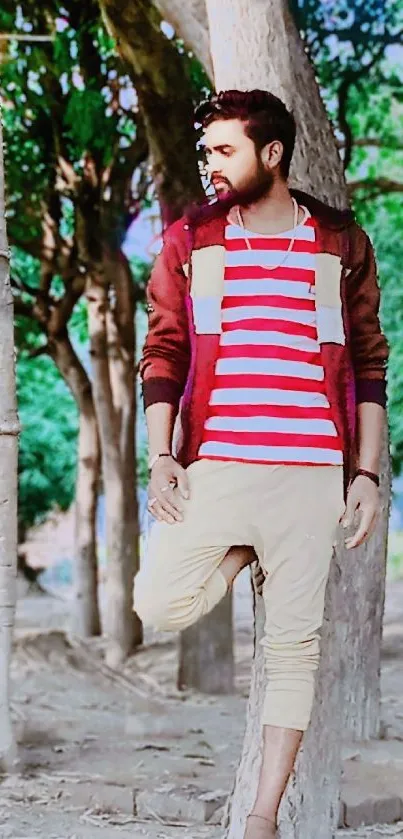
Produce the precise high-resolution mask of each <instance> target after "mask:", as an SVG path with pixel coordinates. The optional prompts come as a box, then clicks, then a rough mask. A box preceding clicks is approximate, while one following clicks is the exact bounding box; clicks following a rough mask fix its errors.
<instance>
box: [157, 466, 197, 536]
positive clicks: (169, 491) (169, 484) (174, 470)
mask: <svg viewBox="0 0 403 839" xmlns="http://www.w3.org/2000/svg"><path fill="white" fill-rule="evenodd" d="M189 494H190V493H189V480H188V476H187V474H186V470H185V469H184V468H183V466H180V465H179V463H177V461H176V460H175V458H173V457H159V458H158V460H157V462H156V463H155V464H154V466H153V468H152V470H151V477H150V483H149V487H148V509H149V511H150V513H151V514H152V515H153V516H154V518H156V519H157V520H158V521H166V522H168V524H175V522H177V521H183V503H182V499H185V500H187V499H188V498H189Z"/></svg>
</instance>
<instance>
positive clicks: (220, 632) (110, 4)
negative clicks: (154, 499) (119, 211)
mask: <svg viewBox="0 0 403 839" xmlns="http://www.w3.org/2000/svg"><path fill="white" fill-rule="evenodd" d="M101 7H102V10H103V14H104V17H105V20H106V23H107V26H108V28H109V30H110V32H111V34H112V35H113V36H114V37H115V38H116V40H117V42H118V48H119V51H120V53H121V55H122V57H123V58H124V59H125V60H126V61H127V63H128V66H129V72H130V73H131V76H132V78H133V82H134V84H135V86H136V90H137V92H138V95H139V103H140V107H141V111H142V114H143V118H144V122H145V125H146V131H147V139H148V144H149V148H150V153H151V157H152V161H153V172H154V180H155V184H156V190H157V196H158V200H159V204H160V208H161V215H162V221H163V225H164V226H166V225H167V224H169V223H170V222H173V221H175V220H176V219H177V218H178V217H179V216H180V215H182V213H183V211H184V208H185V207H186V206H187V205H188V204H189V203H190V202H193V201H195V200H200V199H201V198H202V197H203V196H204V192H203V189H202V185H201V180H200V174H199V169H198V162H197V154H196V136H195V131H194V122H193V104H192V91H191V89H190V85H189V83H188V82H187V79H186V76H185V74H184V71H183V62H182V61H181V59H180V56H179V55H178V52H177V50H176V48H175V47H174V45H173V44H172V43H171V42H170V41H168V40H167V39H166V38H165V36H164V35H163V34H162V32H161V28H160V18H159V16H158V15H157V14H156V11H155V9H154V8H153V5H152V3H151V0H141V2H132V3H127V4H126V5H125V7H124V8H123V9H122V4H121V3H120V2H119V1H118V0H102V1H101ZM168 140H169V141H168ZM229 613H230V612H229V607H228V604H227V603H223V604H222V605H221V604H220V605H219V606H218V607H217V608H216V609H215V610H214V613H213V614H212V615H210V616H209V617H208V618H207V619H206V620H205V621H202V622H201V624H200V626H198V627H194V628H193V627H192V628H191V629H187V630H185V631H184V633H183V635H182V637H181V642H180V650H179V672H178V682H179V684H183V685H185V684H186V685H187V686H188V687H194V688H196V689H198V690H202V691H204V692H206V693H208V692H210V689H211V688H212V687H213V688H214V692H218V693H231V692H232V691H233V689H234V685H233V669H234V662H233V635H232V621H231V622H230V623H227V624H226V622H228V621H229ZM218 638H219V639H220V641H219V643H217V639H218Z"/></svg>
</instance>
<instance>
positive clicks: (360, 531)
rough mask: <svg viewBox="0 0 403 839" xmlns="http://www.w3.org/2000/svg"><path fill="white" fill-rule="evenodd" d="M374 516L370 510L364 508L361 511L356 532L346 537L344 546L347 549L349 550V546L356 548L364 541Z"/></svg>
mask: <svg viewBox="0 0 403 839" xmlns="http://www.w3.org/2000/svg"><path fill="white" fill-rule="evenodd" d="M374 518H375V516H374V513H373V511H372V510H365V509H364V510H363V511H362V516H361V521H360V523H359V525H358V528H357V530H356V532H355V533H354V535H353V536H350V537H349V538H348V539H346V548H348V550H351V548H358V546H359V545H361V544H362V543H363V542H364V541H365V539H366V538H367V536H369V534H370V532H371V529H372V526H373V522H374Z"/></svg>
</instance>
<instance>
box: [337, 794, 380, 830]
mask: <svg viewBox="0 0 403 839" xmlns="http://www.w3.org/2000/svg"><path fill="white" fill-rule="evenodd" d="M343 804H344V824H345V826H346V827H361V825H363V824H375V802H374V799H373V798H372V797H369V798H363V797H362V795H361V792H360V791H359V790H358V791H357V790H356V789H345V790H343Z"/></svg>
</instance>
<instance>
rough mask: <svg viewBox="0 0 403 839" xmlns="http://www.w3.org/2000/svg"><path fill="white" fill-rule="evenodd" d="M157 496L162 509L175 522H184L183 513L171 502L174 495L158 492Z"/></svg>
mask: <svg viewBox="0 0 403 839" xmlns="http://www.w3.org/2000/svg"><path fill="white" fill-rule="evenodd" d="M155 494H156V496H157V498H158V501H159V504H160V507H161V509H162V510H163V511H164V512H165V513H167V514H168V515H169V516H171V517H172V518H173V519H174V521H183V513H182V511H181V510H178V509H177V507H176V506H175V504H174V503H172V502H171V498H172V493H171V492H169V493H168V492H167V493H163V492H161V490H159V491H157V492H156V493H155Z"/></svg>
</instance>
